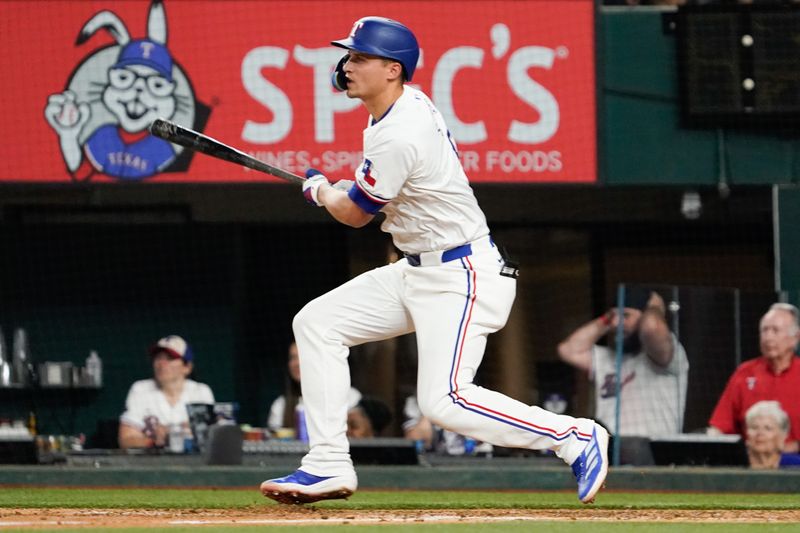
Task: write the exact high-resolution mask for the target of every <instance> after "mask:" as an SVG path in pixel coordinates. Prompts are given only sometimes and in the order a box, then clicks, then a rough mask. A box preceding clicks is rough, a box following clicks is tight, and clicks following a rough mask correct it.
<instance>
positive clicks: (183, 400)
mask: <svg viewBox="0 0 800 533" xmlns="http://www.w3.org/2000/svg"><path fill="white" fill-rule="evenodd" d="M190 403H214V394H213V393H212V392H211V388H210V387H209V386H208V385H206V384H205V383H198V382H196V381H194V380H191V379H187V380H186V382H185V383H184V384H183V392H182V393H181V397H180V399H179V400H178V402H177V403H175V405H170V403H169V402H168V401H167V397H166V396H165V395H164V393H163V392H162V391H161V389H160V388H159V387H158V384H157V383H156V380H154V379H143V380H140V381H136V382H135V383H134V384H133V385H131V388H130V390H129V391H128V398H127V399H126V400H125V412H124V413H122V416H120V422H124V423H126V424H128V425H130V426H133V427H135V428H138V429H144V426H145V422H144V420H145V418H146V417H148V416H154V417H156V418H157V419H158V423H159V424H161V425H162V426H171V425H173V424H188V422H189V414H188V413H187V412H186V404H190Z"/></svg>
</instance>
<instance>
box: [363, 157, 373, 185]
mask: <svg viewBox="0 0 800 533" xmlns="http://www.w3.org/2000/svg"><path fill="white" fill-rule="evenodd" d="M361 172H362V173H363V175H364V181H366V182H367V184H369V186H370V187H374V186H375V178H374V177H373V176H372V161H370V160H369V159H364V166H362V167H361Z"/></svg>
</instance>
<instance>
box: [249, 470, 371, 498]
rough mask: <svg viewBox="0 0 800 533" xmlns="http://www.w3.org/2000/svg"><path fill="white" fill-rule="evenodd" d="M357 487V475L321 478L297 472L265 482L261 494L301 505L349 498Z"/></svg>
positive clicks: (300, 471)
mask: <svg viewBox="0 0 800 533" xmlns="http://www.w3.org/2000/svg"><path fill="white" fill-rule="evenodd" d="M357 486H358V480H357V479H356V475H355V474H351V475H347V476H328V477H321V476H315V475H313V474H309V473H308V472H303V471H302V470H296V471H295V472H294V473H292V474H289V475H288V476H286V477H281V478H276V479H269V480H267V481H265V482H263V483H262V484H261V493H262V494H263V495H264V496H266V497H267V498H272V499H273V500H275V501H276V502H280V503H286V504H301V503H313V502H318V501H320V500H338V499H342V498H349V497H350V496H352V495H353V493H354V492H355V491H356V487H357Z"/></svg>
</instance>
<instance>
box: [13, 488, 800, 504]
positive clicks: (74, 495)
mask: <svg viewBox="0 0 800 533" xmlns="http://www.w3.org/2000/svg"><path fill="white" fill-rule="evenodd" d="M269 505H277V504H275V503H274V502H272V501H271V500H268V499H266V498H264V497H263V496H261V494H260V493H259V492H258V490H257V489H255V488H254V489H253V490H241V489H174V488H129V487H123V488H31V487H19V488H17V487H3V488H0V508H3V507H4V508H13V507H24V508H34V507H43V508H52V507H69V508H114V509H133V508H138V509H237V508H250V507H253V506H269ZM314 505H315V506H317V507H320V508H326V509H573V508H581V507H583V505H582V504H581V503H579V502H578V500H577V498H576V496H575V494H573V493H572V492H503V491H495V490H493V491H436V492H432V491H378V490H362V491H359V492H357V493H356V494H355V495H354V496H353V497H352V498H350V499H349V500H346V501H345V500H337V501H329V502H319V503H317V504H314ZM594 507H597V508H603V509H698V510H702V509H723V510H724V509H753V510H758V509H798V508H800V495H797V494H749V493H748V494H739V493H736V494H731V493H724V494H713V493H684V492H680V493H679V492H668V493H662V492H601V493H600V495H599V496H598V498H597V502H596V503H595V504H594Z"/></svg>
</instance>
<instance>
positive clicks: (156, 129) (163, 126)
mask: <svg viewBox="0 0 800 533" xmlns="http://www.w3.org/2000/svg"><path fill="white" fill-rule="evenodd" d="M149 129H150V133H152V134H153V135H155V136H156V137H160V138H162V139H164V140H167V141H169V142H171V143H175V144H179V145H181V146H184V147H186V148H188V149H190V150H194V151H196V152H201V153H203V154H206V155H210V156H211V157H216V158H217V159H222V160H225V161H230V162H231V163H237V164H239V165H242V166H245V167H247V168H252V169H253V170H258V171H260V172H265V173H267V174H269V175H270V176H275V177H276V178H281V179H284V180H287V181H291V182H292V183H298V184H303V183H304V182H305V181H306V179H305V178H303V177H302V176H298V175H297V174H292V173H291V172H289V171H287V170H283V169H282V168H278V167H274V166H272V165H270V164H268V163H265V162H263V161H261V160H259V159H256V158H255V157H253V156H251V155H248V154H246V153H244V152H242V151H240V150H237V149H236V148H233V147H232V146H228V145H227V144H224V143H221V142H219V141H218V140H216V139H213V138H211V137H209V136H207V135H203V134H202V133H200V132H197V131H194V130H192V129H189V128H185V127H183V126H180V125H178V124H175V123H174V122H171V121H169V120H165V119H162V118H157V119H155V120H154V121H153V123H152V124H150V128H149Z"/></svg>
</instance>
